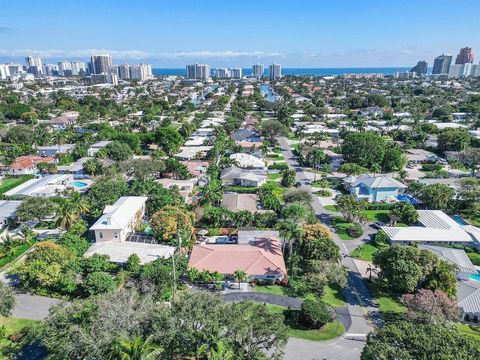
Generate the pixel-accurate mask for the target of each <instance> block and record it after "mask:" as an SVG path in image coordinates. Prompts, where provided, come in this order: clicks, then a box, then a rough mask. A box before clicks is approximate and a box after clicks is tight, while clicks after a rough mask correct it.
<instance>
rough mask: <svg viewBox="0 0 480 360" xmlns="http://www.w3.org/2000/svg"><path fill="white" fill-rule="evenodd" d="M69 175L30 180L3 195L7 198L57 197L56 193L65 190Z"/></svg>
mask: <svg viewBox="0 0 480 360" xmlns="http://www.w3.org/2000/svg"><path fill="white" fill-rule="evenodd" d="M70 179H71V176H70V175H47V176H44V177H41V178H37V179H31V180H28V181H26V182H24V183H23V184H20V185H18V186H17V187H15V188H13V189H12V190H9V191H7V192H6V193H5V195H7V196H43V197H50V196H54V195H57V192H59V191H63V190H65V188H66V186H67V185H68V184H67V182H68V181H69V180H70Z"/></svg>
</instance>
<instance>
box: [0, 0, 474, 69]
mask: <svg viewBox="0 0 480 360" xmlns="http://www.w3.org/2000/svg"><path fill="white" fill-rule="evenodd" d="M90 3H91V4H90ZM407 3H408V4H407ZM442 3H445V5H446V4H447V2H446V1H444V0H442V1H431V0H426V1H422V2H421V4H418V3H417V2H413V1H407V2H405V1H396V0H395V1H391V2H388V4H384V3H383V2H380V1H376V0H368V1H362V2H357V1H355V2H354V1H341V2H336V3H334V4H332V3H326V2H321V3H317V2H310V1H307V2H304V3H300V4H297V3H296V4H295V6H294V7H293V6H291V5H290V4H288V3H287V2H282V1H276V2H271V4H270V2H268V1H267V2H265V3H262V5H263V6H262V7H261V8H258V7H253V5H254V3H253V2H250V1H247V2H243V3H242V6H241V7H240V6H239V5H238V4H233V3H227V4H224V3H221V2H219V1H207V2H203V3H202V4H197V3H196V2H194V1H190V0H189V1H182V2H173V1H163V2H154V1H139V2H135V6H131V7H130V8H129V11H126V12H123V11H121V10H122V9H123V7H115V6H111V5H112V2H111V1H103V2H101V3H98V2H97V3H95V5H94V6H93V2H91V1H88V0H87V1H86V3H85V4H84V7H85V8H90V9H93V8H94V9H95V11H90V12H89V16H88V17H84V16H73V14H75V13H77V12H78V11H79V9H78V6H77V4H75V5H74V4H68V3H66V4H65V3H62V6H58V4H57V3H56V2H55V1H52V2H48V3H46V4H44V3H37V2H32V1H25V2H22V3H17V4H13V3H7V4H4V5H3V7H2V9H3V12H4V13H5V14H8V15H9V16H5V17H4V19H2V22H1V23H0V41H1V42H2V49H0V61H2V62H4V61H10V60H12V61H19V59H24V57H26V56H30V55H31V56H40V57H42V58H44V60H45V62H57V61H61V60H65V59H70V60H75V59H80V60H86V59H88V58H89V57H90V56H91V55H94V54H96V53H109V54H111V56H112V58H115V59H116V60H117V62H118V63H122V62H125V61H127V62H146V63H151V64H152V65H153V67H158V68H182V67H184V66H185V64H188V63H194V62H199V63H208V64H210V65H211V66H212V68H213V67H250V66H251V65H252V64H255V63H257V62H259V63H263V64H271V63H274V62H278V63H281V64H282V65H283V67H380V66H382V67H383V66H384V67H400V66H402V67H403V66H405V67H407V66H413V65H414V64H416V63H417V62H418V61H419V60H421V59H426V60H427V61H429V63H430V64H432V63H433V59H434V58H435V57H437V56H439V55H440V54H442V53H451V54H457V53H458V51H459V49H460V48H462V47H465V46H469V47H472V48H473V49H474V51H475V49H480V41H479V40H478V37H477V36H476V34H478V33H479V31H480V24H478V22H477V21H476V18H475V14H476V13H477V11H475V10H480V4H477V3H474V2H471V1H458V2H456V3H455V10H456V11H455V16H456V17H458V16H461V17H462V28H461V29H459V28H458V27H455V26H454V25H453V21H450V20H453V18H452V19H451V17H452V15H451V12H450V11H449V10H448V7H444V6H441V5H442ZM273 4H275V6H270V5H273ZM90 5H92V6H90ZM220 5H222V6H220ZM252 8H255V11H248V13H247V12H246V9H252ZM387 8H388V9H387ZM406 8H408V9H409V11H408V16H405V9H406ZM220 9H221V12H224V13H225V14H235V13H238V15H241V13H242V12H244V13H245V16H220V15H221V14H219V13H218V11H219V10H220ZM23 10H25V11H23ZM27 10H28V11H27ZM386 13H388V16H385V15H383V16H379V14H386ZM335 14H337V15H338V14H341V16H340V17H339V16H333V15H335ZM426 14H427V15H428V16H426ZM138 19H142V21H141V22H139V21H138ZM300 20H301V21H300ZM179 24H180V25H181V26H179ZM449 24H452V25H449ZM219 28H222V31H221V32H219V31H218V29H219ZM426 29H427V30H428V32H429V33H431V34H433V36H430V37H429V39H428V42H426V41H424V37H422V36H418V34H420V33H422V32H424V31H425V30H426Z"/></svg>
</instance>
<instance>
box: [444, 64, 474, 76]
mask: <svg viewBox="0 0 480 360" xmlns="http://www.w3.org/2000/svg"><path fill="white" fill-rule="evenodd" d="M471 72H472V64H470V63H467V64H453V65H450V71H449V72H448V77H449V78H453V79H458V78H461V77H466V76H470V75H471Z"/></svg>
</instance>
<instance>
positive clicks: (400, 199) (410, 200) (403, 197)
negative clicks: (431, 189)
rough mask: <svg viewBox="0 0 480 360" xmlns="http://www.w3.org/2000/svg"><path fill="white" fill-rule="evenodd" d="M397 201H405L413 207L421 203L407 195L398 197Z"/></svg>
mask: <svg viewBox="0 0 480 360" xmlns="http://www.w3.org/2000/svg"><path fill="white" fill-rule="evenodd" d="M397 200H398V201H405V202H408V203H410V204H412V205H417V204H420V201H418V200H417V199H415V198H414V197H411V196H410V195H407V194H398V195H397Z"/></svg>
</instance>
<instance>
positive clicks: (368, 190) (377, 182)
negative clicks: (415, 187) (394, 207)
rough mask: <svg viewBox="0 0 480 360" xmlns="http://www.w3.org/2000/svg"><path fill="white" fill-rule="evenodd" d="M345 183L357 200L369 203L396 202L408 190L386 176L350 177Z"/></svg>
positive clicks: (403, 185)
mask: <svg viewBox="0 0 480 360" xmlns="http://www.w3.org/2000/svg"><path fill="white" fill-rule="evenodd" d="M344 182H345V185H346V187H347V188H348V189H349V190H350V193H351V194H353V195H355V197H356V198H357V200H367V201H368V202H375V201H389V200H394V199H396V198H397V196H398V194H401V193H402V192H403V191H404V190H405V189H406V188H407V186H406V185H405V184H403V183H401V182H400V181H398V180H396V179H394V178H392V177H390V176H385V175H379V176H370V175H366V174H365V175H360V176H348V177H346V178H345V179H344Z"/></svg>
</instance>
